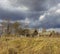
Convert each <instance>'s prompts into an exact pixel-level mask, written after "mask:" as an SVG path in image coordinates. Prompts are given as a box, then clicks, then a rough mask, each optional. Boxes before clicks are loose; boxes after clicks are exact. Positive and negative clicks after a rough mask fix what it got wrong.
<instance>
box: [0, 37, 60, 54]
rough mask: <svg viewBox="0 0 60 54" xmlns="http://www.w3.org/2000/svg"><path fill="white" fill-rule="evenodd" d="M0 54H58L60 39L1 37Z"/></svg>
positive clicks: (59, 52) (59, 53)
mask: <svg viewBox="0 0 60 54" xmlns="http://www.w3.org/2000/svg"><path fill="white" fill-rule="evenodd" d="M0 54H60V38H52V37H50V38H49V37H47V38H46V37H44V38H43V37H35V38H31V37H30V38H29V37H2V38H0Z"/></svg>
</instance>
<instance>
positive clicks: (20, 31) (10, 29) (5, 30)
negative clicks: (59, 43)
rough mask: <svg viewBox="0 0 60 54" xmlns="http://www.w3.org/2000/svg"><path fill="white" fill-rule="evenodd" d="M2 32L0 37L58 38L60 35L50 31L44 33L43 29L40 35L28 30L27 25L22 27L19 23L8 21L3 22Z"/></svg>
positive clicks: (37, 32)
mask: <svg viewBox="0 0 60 54" xmlns="http://www.w3.org/2000/svg"><path fill="white" fill-rule="evenodd" d="M1 24H2V31H1V35H3V34H8V35H19V36H27V37H35V36H48V37H51V36H60V33H58V32H55V31H52V32H46V30H45V29H43V30H42V32H41V33H39V31H38V30H37V29H36V28H35V29H29V28H28V25H26V26H25V27H22V24H21V23H19V22H13V23H11V21H10V20H5V21H3V22H2V23H1Z"/></svg>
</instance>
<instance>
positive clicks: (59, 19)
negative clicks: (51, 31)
mask: <svg viewBox="0 0 60 54" xmlns="http://www.w3.org/2000/svg"><path fill="white" fill-rule="evenodd" d="M1 1H2V2H1ZM7 1H8V2H9V3H8V2H7ZM0 2H1V3H0V19H3V18H10V19H11V20H20V21H21V20H22V21H25V20H26V18H28V19H29V21H30V22H29V26H30V27H32V28H40V27H46V28H52V27H60V13H59V14H55V11H56V9H57V10H60V6H59V7H57V5H58V4H59V3H60V0H0ZM3 4H4V5H3ZM53 7H56V8H55V9H54V8H53ZM51 8H52V11H49V10H50V9H51ZM53 9H54V10H55V11H53ZM46 11H47V12H48V13H49V14H48V13H46ZM52 12H53V14H52ZM45 13H46V15H44V14H45ZM41 15H42V16H44V18H43V20H42V21H41V20H40V19H39V18H40V16H41Z"/></svg>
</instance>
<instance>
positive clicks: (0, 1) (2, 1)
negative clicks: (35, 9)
mask: <svg viewBox="0 0 60 54" xmlns="http://www.w3.org/2000/svg"><path fill="white" fill-rule="evenodd" d="M0 7H1V8H3V9H5V10H11V11H14V10H17V11H26V10H28V8H27V7H26V6H18V7H15V6H13V5H11V2H10V1H9V0H0Z"/></svg>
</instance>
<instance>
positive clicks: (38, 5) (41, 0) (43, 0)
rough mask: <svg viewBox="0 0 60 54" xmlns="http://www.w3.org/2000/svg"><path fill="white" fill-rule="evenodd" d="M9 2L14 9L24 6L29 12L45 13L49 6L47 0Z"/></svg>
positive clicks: (16, 0) (11, 0) (15, 0)
mask: <svg viewBox="0 0 60 54" xmlns="http://www.w3.org/2000/svg"><path fill="white" fill-rule="evenodd" d="M13 1H14V2H13ZM10 2H11V5H13V6H15V7H17V6H26V7H28V8H29V9H30V10H31V11H46V10H47V9H48V4H49V0H10Z"/></svg>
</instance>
